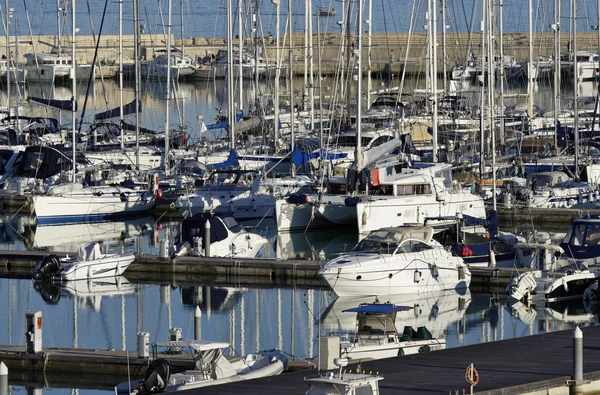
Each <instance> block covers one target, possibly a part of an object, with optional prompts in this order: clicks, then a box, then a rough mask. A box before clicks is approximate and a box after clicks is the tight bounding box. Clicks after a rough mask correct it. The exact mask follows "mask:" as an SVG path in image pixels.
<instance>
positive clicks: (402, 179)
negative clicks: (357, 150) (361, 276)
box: [322, 163, 486, 234]
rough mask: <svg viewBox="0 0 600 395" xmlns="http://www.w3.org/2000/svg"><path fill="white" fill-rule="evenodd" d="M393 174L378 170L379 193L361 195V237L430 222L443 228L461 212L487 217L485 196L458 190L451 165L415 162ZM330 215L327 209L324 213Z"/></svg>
mask: <svg viewBox="0 0 600 395" xmlns="http://www.w3.org/2000/svg"><path fill="white" fill-rule="evenodd" d="M389 173H392V170H391V169H390V168H381V169H378V170H377V173H376V177H377V178H378V179H377V189H378V194H372V195H369V196H364V197H362V196H360V197H358V198H357V199H356V200H355V202H354V203H353V205H355V207H354V209H355V211H356V214H355V215H356V220H357V222H358V231H359V233H361V234H366V233H368V232H371V231H374V230H376V229H379V228H383V227H389V226H402V225H406V224H425V222H426V221H427V224H429V225H434V226H437V225H443V224H444V222H445V221H443V220H441V218H444V217H446V218H450V217H451V218H455V217H456V214H457V213H461V214H463V216H470V217H474V218H481V219H483V218H485V217H486V213H485V207H484V202H483V199H482V198H481V196H478V195H475V194H472V193H470V192H464V191H463V190H460V189H458V188H455V186H454V184H453V182H452V175H451V165H450V164H447V163H414V164H412V165H410V166H408V167H405V168H403V169H402V170H401V172H400V173H396V174H392V175H390V176H388V174H389ZM371 183H372V184H374V182H373V180H372V181H371ZM326 212H327V211H326V210H323V211H322V214H323V215H325V214H326ZM338 216H339V215H338ZM432 218H438V219H440V220H431V219H432Z"/></svg>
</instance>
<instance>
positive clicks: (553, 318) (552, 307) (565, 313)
mask: <svg viewBox="0 0 600 395" xmlns="http://www.w3.org/2000/svg"><path fill="white" fill-rule="evenodd" d="M505 308H506V310H508V311H509V312H510V314H511V315H512V316H514V317H516V318H518V319H519V320H520V321H522V322H523V323H524V324H526V325H533V324H534V323H535V321H537V322H538V326H539V327H540V328H541V329H544V331H550V330H566V329H572V328H574V327H575V326H581V325H586V324H592V323H594V322H595V321H596V315H595V313H594V312H592V311H589V310H588V309H586V305H585V304H584V302H583V299H572V300H568V301H564V302H551V303H541V304H525V303H523V302H511V301H509V302H507V303H506V305H505ZM542 327H543V328H542Z"/></svg>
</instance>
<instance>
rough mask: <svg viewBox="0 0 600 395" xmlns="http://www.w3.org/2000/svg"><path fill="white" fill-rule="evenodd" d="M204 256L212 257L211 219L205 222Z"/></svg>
mask: <svg viewBox="0 0 600 395" xmlns="http://www.w3.org/2000/svg"><path fill="white" fill-rule="evenodd" d="M204 256H206V257H210V220H209V219H207V220H206V223H205V224H204Z"/></svg>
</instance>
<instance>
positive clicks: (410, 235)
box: [367, 226, 433, 242]
mask: <svg viewBox="0 0 600 395" xmlns="http://www.w3.org/2000/svg"><path fill="white" fill-rule="evenodd" d="M382 234H385V238H384V239H383V240H389V241H393V242H399V241H402V240H404V239H418V240H423V241H430V240H431V237H432V235H433V228H432V227H431V226H398V227H389V228H381V229H378V230H374V231H372V232H371V233H369V235H368V236H367V238H369V237H370V238H380V237H381V235H382Z"/></svg>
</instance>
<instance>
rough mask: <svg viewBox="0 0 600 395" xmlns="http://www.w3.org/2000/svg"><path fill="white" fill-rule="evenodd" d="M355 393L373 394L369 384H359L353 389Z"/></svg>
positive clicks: (359, 394)
mask: <svg viewBox="0 0 600 395" xmlns="http://www.w3.org/2000/svg"><path fill="white" fill-rule="evenodd" d="M354 394H355V395H373V389H372V388H371V386H370V385H360V386H358V387H356V388H355V389H354Z"/></svg>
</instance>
